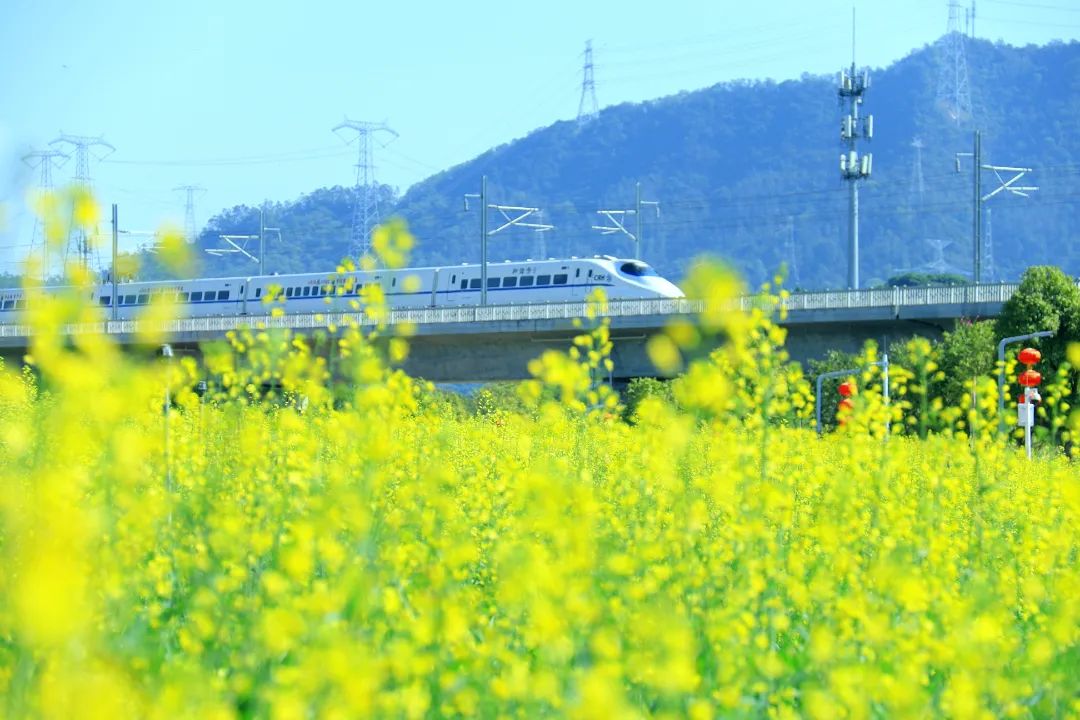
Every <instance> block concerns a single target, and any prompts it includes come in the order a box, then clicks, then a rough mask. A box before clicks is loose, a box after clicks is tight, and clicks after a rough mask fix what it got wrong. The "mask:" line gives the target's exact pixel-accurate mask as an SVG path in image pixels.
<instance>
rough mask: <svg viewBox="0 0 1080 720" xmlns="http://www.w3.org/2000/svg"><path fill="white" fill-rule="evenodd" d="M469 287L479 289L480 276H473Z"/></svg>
mask: <svg viewBox="0 0 1080 720" xmlns="http://www.w3.org/2000/svg"><path fill="white" fill-rule="evenodd" d="M469 289H470V290H479V289H480V278H473V279H472V280H470V281H469Z"/></svg>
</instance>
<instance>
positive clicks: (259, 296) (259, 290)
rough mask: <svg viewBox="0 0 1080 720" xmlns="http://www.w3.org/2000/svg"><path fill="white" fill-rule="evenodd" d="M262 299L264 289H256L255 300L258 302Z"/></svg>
mask: <svg viewBox="0 0 1080 720" xmlns="http://www.w3.org/2000/svg"><path fill="white" fill-rule="evenodd" d="M261 297H262V288H255V299H256V300H258V299H259V298H261Z"/></svg>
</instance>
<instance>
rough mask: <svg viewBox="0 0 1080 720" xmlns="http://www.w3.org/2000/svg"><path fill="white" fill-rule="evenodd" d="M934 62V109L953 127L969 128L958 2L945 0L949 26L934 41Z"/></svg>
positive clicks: (965, 55)
mask: <svg viewBox="0 0 1080 720" xmlns="http://www.w3.org/2000/svg"><path fill="white" fill-rule="evenodd" d="M938 62H939V68H938V84H937V106H938V107H939V108H940V109H941V111H942V112H943V113H945V115H946V116H947V117H948V118H949V119H950V120H951V121H952V122H953V123H954V124H955V125H956V126H957V127H963V126H966V125H969V124H970V123H971V121H972V115H973V114H972V109H971V85H970V83H969V81H968V70H967V50H966V49H965V41H964V32H963V29H962V27H961V20H960V2H959V0H949V25H948V27H947V28H946V30H945V35H944V36H943V37H942V38H941V39H940V40H938Z"/></svg>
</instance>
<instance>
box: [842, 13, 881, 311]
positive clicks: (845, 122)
mask: <svg viewBox="0 0 1080 720" xmlns="http://www.w3.org/2000/svg"><path fill="white" fill-rule="evenodd" d="M851 53H852V59H851V71H850V74H849V73H848V71H846V70H841V71H840V87H839V89H838V90H837V95H838V96H839V98H840V103H841V105H842V104H843V103H845V102H847V104H848V111H847V114H846V115H844V117H843V119H841V121H840V140H841V142H843V143H845V144H846V145H847V152H845V153H841V154H840V177H841V178H843V179H844V180H846V181H847V182H848V186H849V188H850V191H849V192H850V194H849V213H850V220H849V224H848V287H849V288H851V289H852V290H857V289H858V288H859V181H860V180H865V179H867V178H869V177H870V173H871V171H872V170H873V160H874V158H873V155H872V154H871V153H865V154H863V155H862V156H860V155H859V152H858V141H859V140H870V139H871V138H873V137H874V116H873V115H867V116H866V117H859V107H860V106H861V105H862V103H863V95H864V94H865V93H866V91H867V90H868V89H869V88H870V74H869V73H868V72H866V71H865V70H864V71H863V72H862V74H861V75H860V74H857V73H856V71H855V57H854V55H855V9H854V8H852V9H851Z"/></svg>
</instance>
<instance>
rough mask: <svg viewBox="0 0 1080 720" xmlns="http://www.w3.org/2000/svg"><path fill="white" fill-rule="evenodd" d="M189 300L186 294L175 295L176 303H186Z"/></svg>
mask: <svg viewBox="0 0 1080 720" xmlns="http://www.w3.org/2000/svg"><path fill="white" fill-rule="evenodd" d="M190 299H191V296H190V295H188V294H187V293H186V292H182V293H176V302H182V303H186V302H187V301H188V300H190Z"/></svg>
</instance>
